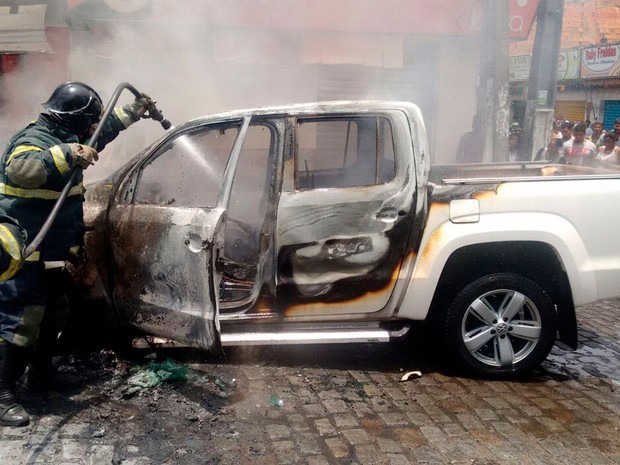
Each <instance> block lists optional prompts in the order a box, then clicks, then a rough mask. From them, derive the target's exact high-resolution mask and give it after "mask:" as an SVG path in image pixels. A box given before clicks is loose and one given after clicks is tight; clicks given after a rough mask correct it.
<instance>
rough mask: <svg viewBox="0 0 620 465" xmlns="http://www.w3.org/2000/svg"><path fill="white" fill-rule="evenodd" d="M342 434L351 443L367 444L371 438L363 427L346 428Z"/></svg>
mask: <svg viewBox="0 0 620 465" xmlns="http://www.w3.org/2000/svg"><path fill="white" fill-rule="evenodd" d="M342 436H343V437H345V438H346V439H347V441H349V443H350V444H352V445H359V444H368V443H369V442H371V438H370V436H369V435H368V433H367V432H366V431H364V430H363V429H347V430H343V431H342Z"/></svg>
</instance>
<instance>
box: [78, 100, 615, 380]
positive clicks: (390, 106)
mask: <svg viewBox="0 0 620 465" xmlns="http://www.w3.org/2000/svg"><path fill="white" fill-rule="evenodd" d="M619 202H620V172H618V171H616V170H615V169H614V167H599V168H592V167H580V166H571V165H552V164H545V163H517V164H508V163H506V164H488V165H452V166H431V157H430V152H429V147H428V145H427V139H426V130H425V126H424V122H423V119H422V116H421V113H420V110H419V108H418V107H417V106H415V105H413V104H410V103H396V102H329V103H320V104H310V105H294V106H286V107H277V108H260V109H253V110H247V111H238V112H230V113H224V114H218V115H214V116H207V117H204V118H199V119H195V120H192V121H190V122H188V123H186V124H184V125H183V126H180V127H178V128H176V129H174V130H173V131H171V132H169V133H168V134H167V135H166V136H165V137H163V138H162V139H161V140H159V141H158V142H156V143H154V144H153V145H152V146H151V147H149V148H147V149H146V150H144V151H143V152H142V153H141V154H139V155H137V156H136V157H135V158H134V159H132V160H131V161H130V162H129V163H127V164H126V165H125V166H124V167H123V168H121V169H120V170H119V171H117V172H116V173H115V174H114V175H112V176H111V177H109V178H108V179H106V180H104V181H102V182H99V183H96V184H94V185H91V186H90V187H89V189H88V191H87V194H86V204H85V216H86V222H87V232H86V236H85V238H86V245H87V249H88V254H89V257H90V260H89V261H88V262H87V263H86V264H84V265H82V266H81V267H80V268H78V269H77V270H76V271H75V272H74V277H75V280H76V282H77V283H78V284H79V286H80V288H81V292H82V293H83V295H84V297H85V298H87V299H89V300H93V301H99V302H100V303H103V304H104V305H105V307H106V308H108V309H110V311H112V312H114V314H115V315H116V316H117V317H118V319H119V321H120V322H121V323H123V324H127V325H128V326H129V327H133V328H137V329H139V330H141V331H142V332H144V333H147V334H150V335H155V336H161V337H165V338H169V339H172V340H175V341H179V342H182V343H185V344H190V345H194V346H197V347H202V348H204V349H214V348H218V347H219V346H221V345H223V346H227V345H244V344H319V343H348V342H349V343H350V342H389V341H393V340H396V339H398V338H402V337H403V336H404V335H406V334H407V332H408V331H409V329H410V327H411V325H412V323H413V322H415V321H421V320H426V321H428V322H431V323H432V324H431V325H429V328H433V329H434V330H436V331H438V333H439V334H438V338H441V339H442V340H443V341H444V343H443V345H445V346H446V347H447V348H448V350H449V353H450V354H451V355H452V357H453V358H454V359H455V361H456V362H457V363H458V364H459V365H460V366H461V367H463V368H465V369H467V370H469V371H473V372H474V373H477V374H480V375H484V376H491V377H494V376H495V377H503V376H507V375H518V374H522V373H525V372H527V371H529V370H531V369H532V368H534V367H536V366H537V365H539V364H540V363H541V362H542V361H543V360H544V359H545V358H546V356H547V355H548V353H549V351H550V350H551V347H552V346H553V344H554V343H555V341H556V338H559V339H561V340H562V341H564V342H565V343H566V344H567V345H568V346H571V347H573V348H574V347H576V345H577V325H576V318H575V306H578V305H583V304H586V303H589V302H594V301H597V300H600V299H606V298H612V297H618V296H620V285H619V283H620V221H618V220H617V219H616V218H615V215H614V212H615V211H616V208H618V203H619Z"/></svg>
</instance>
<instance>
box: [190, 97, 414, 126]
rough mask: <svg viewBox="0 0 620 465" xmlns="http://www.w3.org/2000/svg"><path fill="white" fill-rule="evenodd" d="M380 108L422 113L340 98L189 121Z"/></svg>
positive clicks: (401, 106)
mask: <svg viewBox="0 0 620 465" xmlns="http://www.w3.org/2000/svg"><path fill="white" fill-rule="evenodd" d="M379 110H382V111H385V110H401V111H404V112H406V113H414V114H415V115H416V116H417V115H419V114H420V113H419V112H420V109H419V108H418V106H417V105H415V104H413V103H411V102H399V101H390V100H356V101H353V100H338V101H326V102H313V103H298V104H290V105H279V106H269V107H256V108H248V109H243V110H234V111H227V112H222V113H215V114H211V115H205V116H201V117H198V118H194V119H192V120H190V121H188V123H196V122H205V121H214V120H229V119H236V118H243V117H245V116H282V115H286V116H296V115H304V114H312V115H320V114H334V113H363V112H372V111H379Z"/></svg>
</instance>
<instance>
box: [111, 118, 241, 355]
mask: <svg viewBox="0 0 620 465" xmlns="http://www.w3.org/2000/svg"><path fill="white" fill-rule="evenodd" d="M248 124H249V119H238V120H234V121H224V122H216V123H207V124H196V125H191V124H190V125H188V126H187V127H184V128H180V129H179V130H178V131H177V132H175V133H174V134H172V135H171V136H169V137H168V138H166V139H165V140H164V141H163V142H162V143H161V144H159V145H158V146H157V147H155V148H154V149H153V150H152V151H151V152H150V153H147V154H146V156H144V157H142V159H141V160H140V161H139V162H138V163H136V165H135V166H134V167H133V168H132V169H131V170H130V171H129V172H128V173H127V175H126V176H125V177H124V180H123V181H122V184H121V185H120V187H119V189H118V192H117V194H116V197H115V199H116V200H115V202H114V203H113V205H112V206H111V207H110V210H109V214H108V225H107V234H106V235H107V237H108V243H109V247H110V248H111V256H112V263H111V267H112V279H113V286H112V288H113V293H112V298H113V300H114V303H115V306H116V307H117V308H118V309H119V310H120V311H121V313H122V314H124V316H126V318H127V319H128V322H129V323H130V324H132V325H133V326H135V327H138V328H139V329H142V330H144V331H145V332H148V333H150V334H154V335H159V336H163V337H168V338H171V339H174V340H177V341H180V342H184V343H188V344H192V345H195V346H198V347H202V348H205V349H214V348H216V347H218V346H219V321H218V287H219V283H220V280H221V273H220V272H219V271H218V267H217V266H216V264H217V261H218V258H219V256H220V255H221V254H222V250H223V238H222V228H223V222H224V218H225V212H226V208H225V206H226V205H227V202H228V195H229V191H230V184H231V182H232V181H231V179H232V174H233V172H234V166H235V163H236V159H237V158H238V154H239V150H240V147H241V145H242V140H243V136H244V134H245V132H246V131H247V127H248Z"/></svg>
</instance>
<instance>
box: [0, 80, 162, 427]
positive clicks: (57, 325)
mask: <svg viewBox="0 0 620 465" xmlns="http://www.w3.org/2000/svg"><path fill="white" fill-rule="evenodd" d="M153 103H154V102H153V101H152V100H151V99H150V98H148V97H146V96H143V97H139V98H136V99H135V101H134V102H133V103H131V104H128V105H125V106H123V107H118V108H115V109H114V112H113V113H112V114H111V115H110V117H109V118H107V119H106V121H105V122H103V123H102V124H104V127H103V128H102V129H101V132H100V137H99V138H98V140H97V141H96V142H97V143H96V148H92V147H89V146H88V145H86V144H87V142H88V140H89V138H90V137H91V136H92V135H93V133H94V131H95V129H96V128H97V125H98V124H99V121H100V119H101V116H102V115H103V104H102V101H101V98H100V97H99V95H98V94H97V92H96V91H95V90H94V89H93V88H92V87H90V86H88V85H86V84H84V83H81V82H73V81H72V82H66V83H64V84H61V85H59V86H58V87H57V88H56V89H55V90H54V91H53V93H52V95H51V96H50V98H49V100H48V101H47V102H45V103H44V104H43V107H44V109H45V111H44V112H43V113H41V114H40V115H39V117H38V119H37V120H36V121H33V122H32V123H30V124H29V125H28V126H26V127H25V128H24V129H22V130H21V131H19V132H18V133H17V134H16V135H15V136H13V138H11V140H10V141H9V143H8V146H7V148H6V150H5V151H4V153H3V155H2V157H0V208H3V209H4V210H5V211H6V213H7V214H8V215H10V216H12V217H13V218H15V219H17V221H19V223H20V224H21V225H22V226H23V227H24V228H25V229H26V232H27V234H28V237H29V238H30V239H31V240H32V238H34V237H35V236H36V234H37V233H38V232H39V230H40V229H41V227H42V225H43V223H44V222H45V220H46V219H47V217H48V216H49V214H50V212H51V210H52V208H53V206H54V203H55V201H56V199H58V197H59V196H60V192H61V191H62V189H63V187H64V186H65V184H66V183H67V182H68V181H69V178H70V176H71V171H72V168H73V167H75V166H79V167H81V168H83V169H85V168H88V166H90V165H91V164H93V162H94V161H96V160H98V158H99V156H98V151H100V150H102V149H103V148H104V147H105V145H106V144H107V143H109V142H110V141H112V140H113V139H114V138H115V137H116V136H117V135H118V134H119V132H120V131H122V130H124V129H126V128H128V127H129V126H130V125H131V124H133V123H134V122H136V121H138V120H139V119H140V118H141V117H143V116H144V114H145V113H146V112H147V111H148V108H149V107H150V106H151V105H152V104H153ZM78 171H79V174H78V176H77V179H76V181H75V183H74V185H73V186H72V187H71V190H70V191H69V196H68V197H67V200H66V202H65V203H64V204H63V205H62V207H61V209H60V211H59V212H58V216H57V217H56V219H55V221H54V223H53V225H52V227H51V228H50V230H49V232H48V234H47V236H46V237H45V240H44V241H43V242H42V244H41V245H40V246H39V247H38V250H36V251H35V252H33V254H32V255H31V256H30V257H27V259H26V260H25V261H24V263H23V266H22V269H21V271H20V272H19V273H17V274H16V275H15V276H14V277H13V278H11V279H8V280H6V281H5V282H3V283H0V357H1V360H0V425H5V426H23V425H27V424H28V423H29V415H28V413H27V412H26V410H25V409H24V408H23V407H22V406H21V405H19V404H18V403H17V402H16V400H15V395H14V391H15V382H16V381H17V379H19V378H20V377H21V376H22V375H23V373H24V371H25V369H26V365H27V364H28V362H30V368H29V370H28V377H27V381H26V385H27V387H28V388H29V389H31V390H33V391H36V390H61V389H63V388H66V387H69V386H67V385H66V383H65V385H63V379H62V377H60V376H59V374H58V373H57V372H56V371H55V370H53V367H52V356H53V355H54V348H55V344H56V342H57V340H58V335H59V333H60V331H61V330H62V327H63V326H64V322H65V320H66V317H67V316H68V300H67V297H66V295H65V293H64V290H63V285H62V283H63V272H64V265H65V263H66V261H67V260H69V259H70V258H71V255H72V254H76V253H79V249H80V247H81V246H82V244H83V228H84V222H83V211H82V203H83V201H84V196H83V192H84V187H83V185H82V180H83V178H82V173H81V170H78ZM69 381H71V380H69ZM73 381H76V380H73ZM69 384H71V382H70V383H69ZM73 384H75V383H73Z"/></svg>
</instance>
